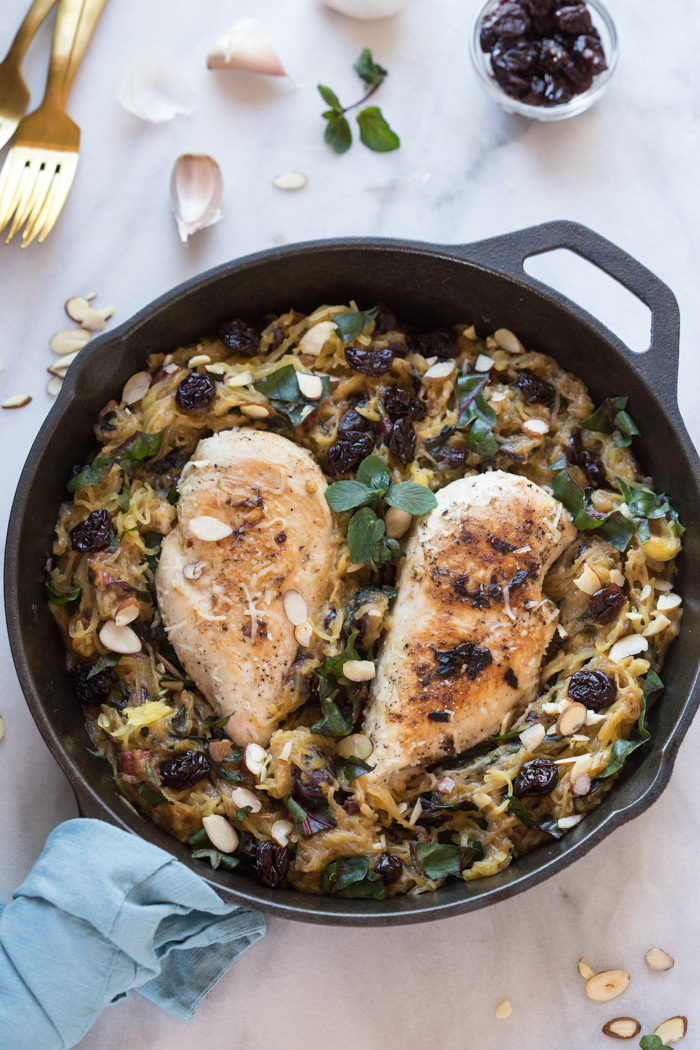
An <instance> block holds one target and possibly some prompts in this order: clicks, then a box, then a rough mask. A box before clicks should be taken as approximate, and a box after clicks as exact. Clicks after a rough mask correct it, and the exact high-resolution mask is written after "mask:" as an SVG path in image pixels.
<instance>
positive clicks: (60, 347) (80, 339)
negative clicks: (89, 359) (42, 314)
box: [49, 328, 92, 356]
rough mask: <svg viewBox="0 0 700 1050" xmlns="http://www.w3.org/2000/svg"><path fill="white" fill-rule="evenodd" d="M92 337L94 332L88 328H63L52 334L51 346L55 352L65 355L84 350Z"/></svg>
mask: <svg viewBox="0 0 700 1050" xmlns="http://www.w3.org/2000/svg"><path fill="white" fill-rule="evenodd" d="M91 339H92V333H91V332H88V330H87V329H86V328H62V329H61V331H60V332H56V334H55V335H53V336H51V341H50V342H49V346H50V347H51V349H52V350H53V352H54V353H55V354H59V355H61V356H63V355H64V354H72V353H74V352H76V351H78V350H82V349H83V347H84V346H87V344H88V343H89V342H90V340H91Z"/></svg>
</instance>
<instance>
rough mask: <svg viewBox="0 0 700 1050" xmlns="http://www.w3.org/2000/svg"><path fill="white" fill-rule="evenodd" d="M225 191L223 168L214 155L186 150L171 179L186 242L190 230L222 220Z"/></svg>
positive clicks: (171, 192) (177, 217) (178, 227)
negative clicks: (187, 151)
mask: <svg viewBox="0 0 700 1050" xmlns="http://www.w3.org/2000/svg"><path fill="white" fill-rule="evenodd" d="M223 195H224V183H223V179H222V177H221V168H220V167H219V165H218V164H217V163H216V161H215V160H214V158H213V157H210V156H208V154H206V153H183V155H182V156H181V157H178V158H177V160H176V161H175V167H174V168H173V174H172V178H171V180H170V199H171V201H172V205H173V211H174V212H175V221H176V222H177V230H178V233H179V234H180V240H181V241H182V242H183V244H186V243H187V238H188V237H189V236H190V235H191V234H193V233H196V232H197V231H198V230H203V229H205V228H206V227H207V226H213V225H214V223H216V222H218V221H219V219H220V218H221V201H222V199H223Z"/></svg>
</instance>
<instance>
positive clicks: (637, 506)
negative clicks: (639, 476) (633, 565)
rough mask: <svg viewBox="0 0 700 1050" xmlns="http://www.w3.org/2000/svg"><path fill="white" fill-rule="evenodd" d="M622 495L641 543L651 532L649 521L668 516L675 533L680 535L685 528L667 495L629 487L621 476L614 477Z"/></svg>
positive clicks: (644, 541)
mask: <svg viewBox="0 0 700 1050" xmlns="http://www.w3.org/2000/svg"><path fill="white" fill-rule="evenodd" d="M615 480H616V481H617V484H618V487H619V489H620V492H621V493H622V497H623V499H624V501H625V503H626V504H627V506H628V507H629V509H630V513H631V515H632V519H633V521H634V523H635V525H636V526H637V533H638V534H639V538H640V540H641V541H642V543H646V542H647V540H648V539H649V537H650V536H651V532H650V529H649V521H653V520H654V519H657V518H666V517H669V518H670V519H671V520H672V521H673V522H674V523H675V527H676V533H677V534H678V535H679V536H682V535H683V533H684V532H685V529H684V528H683V526H682V525H681V523H680V521H679V520H678V514H677V513H676V511H675V510H674V509H673V507H672V506H671V504H670V503H669V501H668V496H664V495H659V496H657V495H656V493H655V492H651V491H650V489H637V488H631V487H630V486H629V485H627V484H625V482H624V481H623V480H622V478H615Z"/></svg>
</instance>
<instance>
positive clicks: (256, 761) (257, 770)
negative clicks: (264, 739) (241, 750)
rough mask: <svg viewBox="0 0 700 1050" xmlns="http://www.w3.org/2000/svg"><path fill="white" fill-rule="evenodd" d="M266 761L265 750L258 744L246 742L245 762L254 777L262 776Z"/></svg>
mask: <svg viewBox="0 0 700 1050" xmlns="http://www.w3.org/2000/svg"><path fill="white" fill-rule="evenodd" d="M266 763H267V751H266V750H265V748H264V747H260V744H248V745H247V747H246V749H245V764H246V766H247V767H248V769H249V770H250V772H251V773H252V774H253V776H254V777H259V776H262V774H263V773H264V772H265V765H266Z"/></svg>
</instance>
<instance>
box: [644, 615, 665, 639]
mask: <svg viewBox="0 0 700 1050" xmlns="http://www.w3.org/2000/svg"><path fill="white" fill-rule="evenodd" d="M670 626H671V621H670V620H669V618H668V616H664V614H663V613H658V614H657V615H656V616H655V617H654V619H653V620H652V621H651V623H650V624H649V626H648V627H647V628H645V630H643V631H642V637H643V638H653V636H654V635H655V634H661V632H662V631H665V630H666V628H667V627H670Z"/></svg>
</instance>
